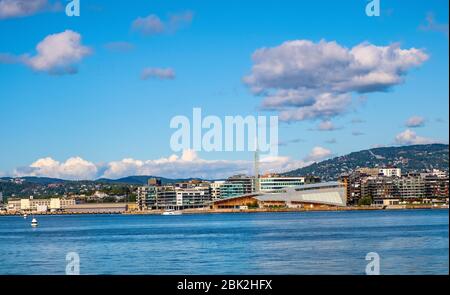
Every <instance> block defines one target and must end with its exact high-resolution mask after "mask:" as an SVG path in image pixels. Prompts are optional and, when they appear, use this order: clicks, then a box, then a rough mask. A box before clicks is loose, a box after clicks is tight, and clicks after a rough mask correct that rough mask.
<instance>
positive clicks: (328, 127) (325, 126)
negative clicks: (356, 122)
mask: <svg viewBox="0 0 450 295" xmlns="http://www.w3.org/2000/svg"><path fill="white" fill-rule="evenodd" d="M336 129H337V128H336V127H335V126H334V124H333V123H332V122H331V121H322V122H320V124H319V126H318V127H317V130H319V131H334V130H336Z"/></svg>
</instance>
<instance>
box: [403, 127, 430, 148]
mask: <svg viewBox="0 0 450 295" xmlns="http://www.w3.org/2000/svg"><path fill="white" fill-rule="evenodd" d="M395 142H396V143H397V144H402V145H413V144H431V143H437V142H438V141H436V140H434V139H431V138H427V137H422V136H418V135H417V134H416V133H415V132H414V131H412V130H411V129H406V130H405V131H403V132H401V133H399V134H397V136H396V137H395Z"/></svg>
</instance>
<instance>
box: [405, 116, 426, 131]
mask: <svg viewBox="0 0 450 295" xmlns="http://www.w3.org/2000/svg"><path fill="white" fill-rule="evenodd" d="M405 125H406V127H410V128H417V127H423V126H424V125H425V119H424V118H423V117H420V116H413V117H411V118H409V119H408V120H407V121H406V123H405Z"/></svg>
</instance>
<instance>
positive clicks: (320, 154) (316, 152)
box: [305, 146, 332, 162]
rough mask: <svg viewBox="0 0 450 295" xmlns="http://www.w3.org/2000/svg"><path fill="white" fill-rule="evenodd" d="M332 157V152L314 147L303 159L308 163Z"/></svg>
mask: <svg viewBox="0 0 450 295" xmlns="http://www.w3.org/2000/svg"><path fill="white" fill-rule="evenodd" d="M331 155H332V152H331V151H330V150H328V149H326V148H323V147H321V146H316V147H314V148H313V149H312V151H311V153H309V155H308V156H307V157H306V158H305V160H306V161H309V162H318V161H321V160H324V159H326V158H329V157H330V156H331Z"/></svg>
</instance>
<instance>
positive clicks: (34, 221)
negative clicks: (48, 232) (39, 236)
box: [31, 218, 38, 227]
mask: <svg viewBox="0 0 450 295" xmlns="http://www.w3.org/2000/svg"><path fill="white" fill-rule="evenodd" d="M37 226H38V222H37V220H36V218H33V220H31V227H37Z"/></svg>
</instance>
